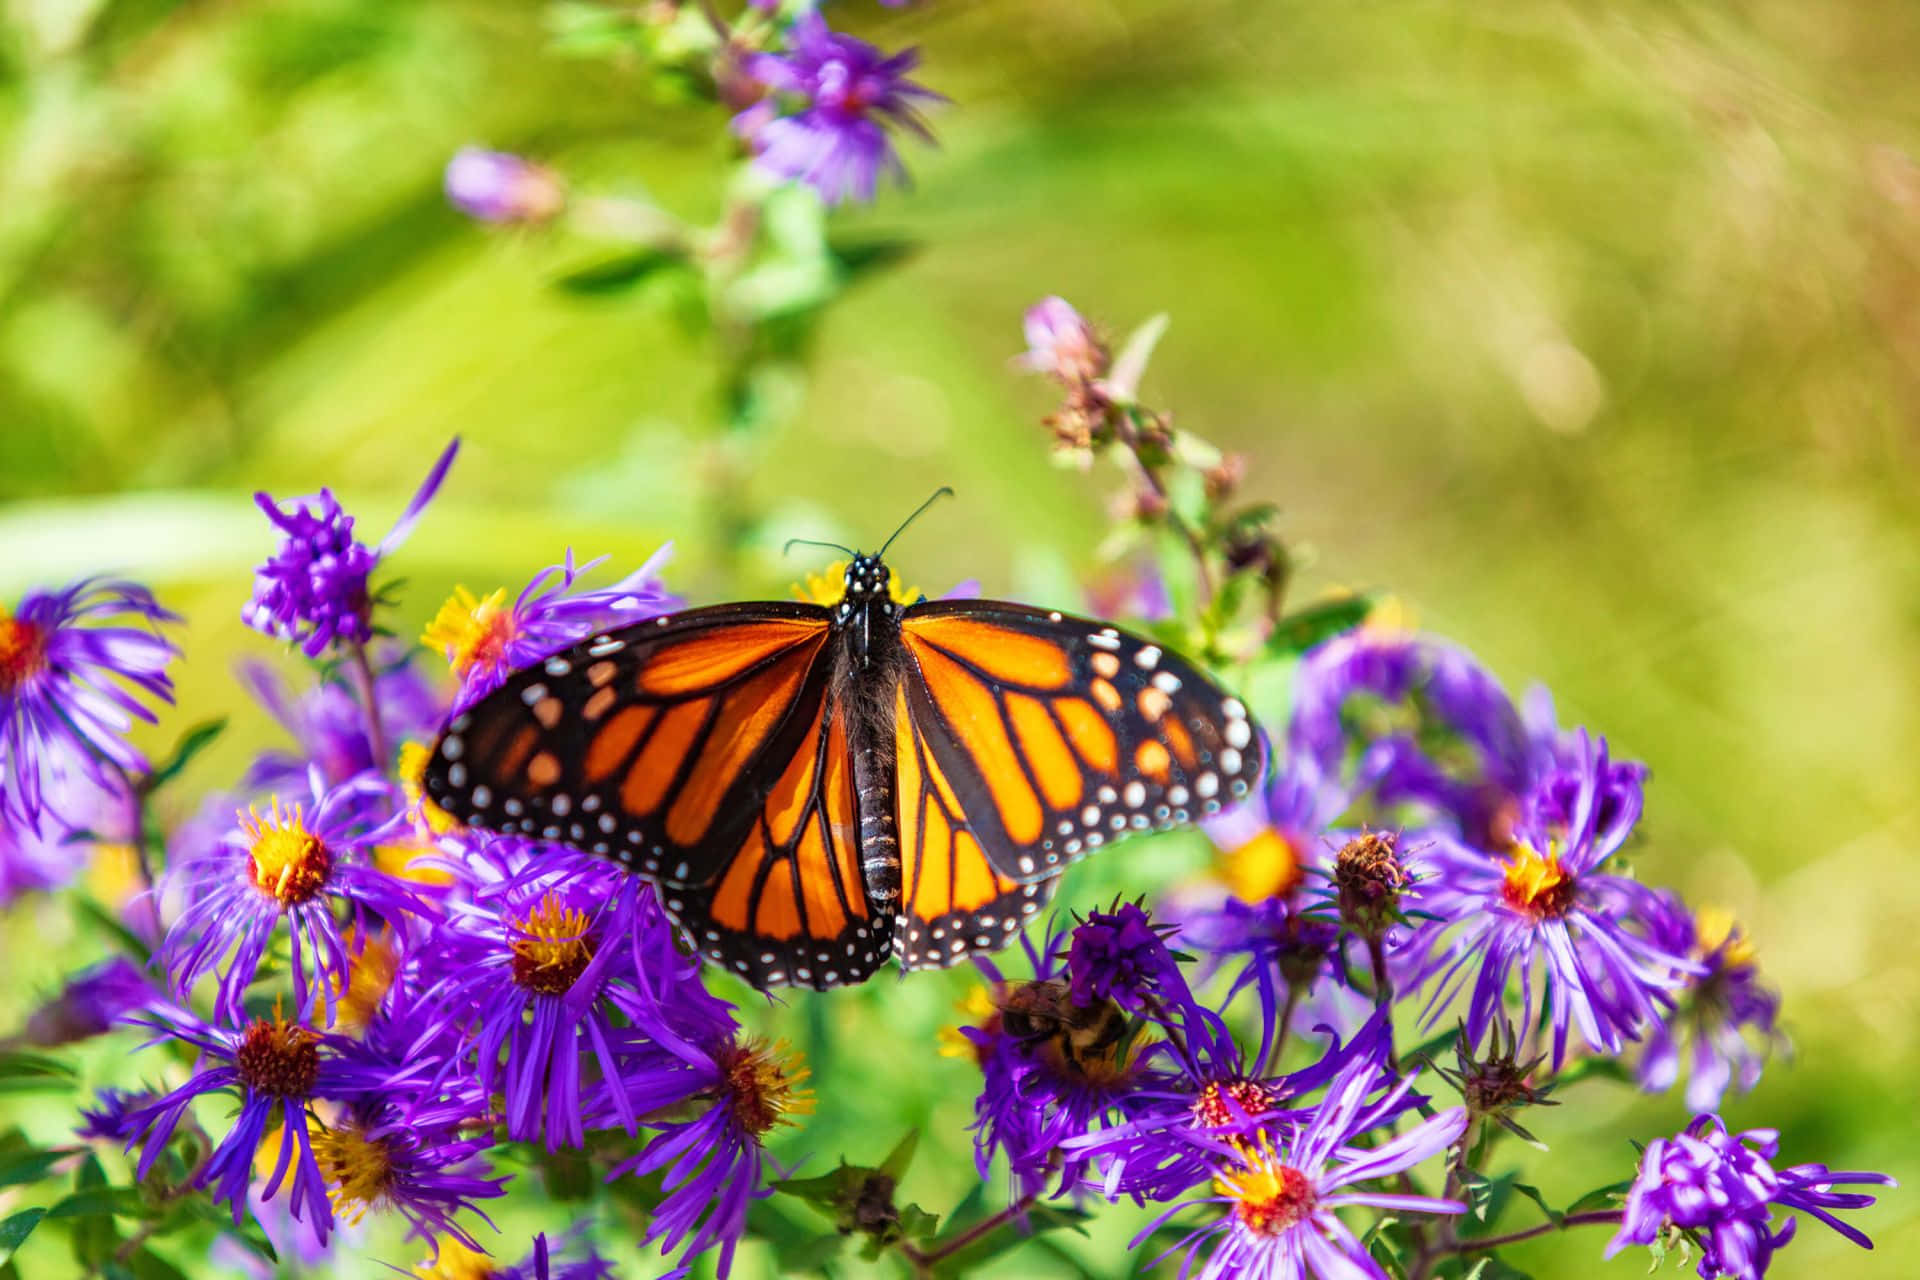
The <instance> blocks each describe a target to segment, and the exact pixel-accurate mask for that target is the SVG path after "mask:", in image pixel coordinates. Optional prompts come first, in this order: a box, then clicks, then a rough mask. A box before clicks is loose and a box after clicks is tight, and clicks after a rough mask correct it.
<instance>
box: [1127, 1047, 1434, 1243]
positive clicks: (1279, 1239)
mask: <svg viewBox="0 0 1920 1280" xmlns="http://www.w3.org/2000/svg"><path fill="white" fill-rule="evenodd" d="M1389 1082H1390V1078H1386V1077H1385V1073H1384V1072H1383V1071H1382V1069H1381V1067H1380V1065H1379V1063H1378V1062H1376V1061H1374V1060H1373V1059H1372V1058H1370V1057H1361V1058H1356V1059H1355V1060H1354V1061H1353V1062H1352V1063H1350V1064H1349V1065H1348V1066H1347V1067H1346V1068H1345V1069H1343V1070H1342V1071H1341V1072H1340V1074H1339V1075H1338V1076H1337V1077H1336V1078H1335V1079H1334V1081H1333V1083H1332V1084H1331V1085H1330V1086H1329V1087H1328V1089H1327V1096H1326V1098H1325V1100H1324V1101H1322V1102H1321V1104H1320V1105H1319V1106H1318V1107H1317V1108H1315V1109H1314V1111H1313V1112H1312V1114H1311V1115H1310V1116H1309V1117H1308V1118H1307V1119H1306V1120H1304V1121H1302V1122H1301V1123H1300V1124H1299V1126H1298V1127H1297V1129H1295V1131H1294V1132H1293V1133H1292V1134H1291V1135H1290V1136H1288V1137H1286V1138H1284V1139H1283V1140H1281V1142H1280V1143H1279V1145H1278V1146H1276V1145H1275V1141H1274V1139H1273V1138H1272V1137H1270V1136H1269V1135H1268V1134H1266V1133H1264V1132H1263V1133H1258V1134H1256V1135H1255V1136H1254V1137H1253V1138H1252V1139H1251V1140H1243V1139H1234V1140H1233V1141H1232V1142H1231V1143H1230V1144H1228V1146H1227V1148H1226V1154H1228V1155H1230V1156H1231V1159H1230V1160H1227V1161H1225V1162H1223V1163H1222V1164H1220V1165H1219V1166H1218V1167H1217V1170H1216V1173H1215V1177H1214V1185H1213V1190H1214V1191H1215V1192H1216V1194H1214V1195H1211V1196H1203V1197H1199V1198H1197V1199H1193V1200H1188V1201H1185V1202H1183V1203H1181V1204H1178V1205H1175V1206H1173V1208H1171V1209H1169V1210H1167V1212H1166V1213H1164V1214H1162V1215H1161V1216H1160V1217H1159V1218H1157V1219H1156V1220H1155V1221H1154V1222H1153V1223H1152V1224H1151V1225H1150V1226H1149V1227H1148V1228H1147V1229H1146V1230H1145V1231H1143V1232H1141V1233H1140V1235H1139V1236H1138V1237H1137V1238H1136V1239H1135V1240H1134V1245H1135V1247H1138V1246H1139V1245H1140V1244H1141V1243H1142V1242H1144V1241H1145V1240H1146V1238H1147V1237H1148V1236H1150V1235H1151V1234H1152V1233H1153V1232H1154V1231H1156V1230H1158V1229H1159V1228H1160V1226H1161V1225H1162V1224H1164V1223H1165V1222H1166V1221H1167V1219H1169V1218H1171V1217H1172V1216H1173V1215H1174V1214H1176V1213H1178V1212H1179V1211H1180V1210H1181V1209H1184V1208H1186V1207H1188V1206H1189V1205H1196V1204H1218V1205H1223V1206H1226V1208H1227V1209H1228V1212H1227V1213H1226V1215H1225V1216H1224V1217H1222V1218H1220V1219H1218V1220H1217V1221H1214V1222H1211V1223H1208V1224H1207V1225H1205V1226H1202V1227H1199V1228H1198V1229H1196V1230H1195V1231H1193V1232H1192V1233H1191V1234H1190V1235H1188V1236H1187V1237H1186V1238H1185V1239H1184V1240H1182V1241H1180V1242H1179V1243H1178V1244H1176V1245H1174V1246H1173V1249H1170V1250H1168V1252H1169V1253H1172V1252H1174V1251H1175V1250H1181V1249H1184V1250H1185V1257H1184V1258H1183V1260H1182V1263H1181V1268H1180V1274H1181V1276H1182V1280H1185V1277H1188V1276H1192V1275H1195V1274H1198V1275H1199V1276H1200V1277H1202V1280H1216V1278H1218V1280H1226V1278H1227V1277H1233V1276H1255V1277H1263V1278H1264V1277H1272V1278H1273V1280H1280V1278H1281V1277H1305V1276H1319V1277H1323V1278H1324V1280H1356V1278H1357V1277H1362V1276H1366V1277H1374V1278H1375V1280H1385V1277H1386V1273H1385V1272H1383V1271H1382V1270H1381V1269H1380V1267H1379V1265H1378V1264H1377V1263H1375V1262H1374V1261H1373V1259H1372V1258H1371V1257H1369V1256H1368V1253H1367V1248H1366V1246H1365V1245H1364V1244H1362V1243H1361V1242H1360V1241H1359V1239H1358V1238H1356V1237H1355V1236H1354V1234H1353V1232H1352V1230H1351V1229H1350V1228H1348V1226H1347V1225H1346V1223H1344V1222H1342V1221H1341V1219H1340V1217H1339V1215H1338V1213H1337V1212H1336V1210H1339V1209H1342V1208H1347V1207H1356V1208H1374V1209H1386V1210H1389V1211H1391V1212H1394V1213H1464V1212H1466V1206H1465V1205H1464V1204H1461V1203H1460V1202H1459V1201H1457V1200H1440V1199H1435V1198H1433V1197H1430V1196H1416V1195H1401V1194H1398V1193H1388V1192H1380V1191H1364V1190H1360V1189H1358V1185H1357V1184H1359V1183H1363V1182H1372V1181H1377V1180H1378V1179H1381V1178H1385V1177H1388V1176H1390V1175H1392V1174H1396V1173H1400V1172H1402V1171H1403V1170H1406V1169H1410V1168H1412V1167H1413V1166H1414V1165H1416V1164H1419V1163H1420V1162H1421V1161H1423V1160H1426V1159H1428V1158H1429V1157H1431V1156H1435V1155H1438V1154H1439V1153H1440V1152H1442V1151H1444V1150H1445V1149H1446V1148H1447V1147H1448V1145H1450V1144H1451V1143H1452V1142H1454V1140H1456V1139H1457V1138H1459V1136H1460V1135H1461V1134H1462V1133H1463V1132H1465V1130H1466V1127H1467V1113H1466V1111H1465V1109H1463V1108H1461V1107H1451V1108H1449V1109H1447V1110H1446V1111H1442V1112H1441V1113H1439V1114H1438V1115H1436V1116H1434V1117H1433V1118H1432V1119H1430V1120H1427V1121H1424V1122H1423V1123H1421V1124H1419V1125H1417V1126H1416V1127H1414V1128H1412V1129H1409V1130H1408V1131H1407V1132H1406V1133H1403V1134H1401V1135H1400V1136H1399V1137H1395V1138H1388V1139H1387V1140H1385V1141H1383V1142H1381V1143H1379V1144H1378V1145H1376V1146H1373V1147H1369V1148H1366V1149H1356V1148H1355V1147H1353V1146H1352V1145H1351V1144H1352V1140H1353V1139H1354V1138H1355V1137H1357V1136H1359V1135H1360V1134H1363V1133H1366V1132H1368V1131H1369V1130H1372V1129H1374V1128H1377V1127H1378V1126H1379V1125H1381V1124H1382V1123H1384V1122H1385V1121H1386V1120H1387V1119H1389V1118H1390V1117H1392V1116H1394V1115H1396V1114H1398V1113H1399V1112H1400V1111H1402V1110H1404V1108H1405V1100H1406V1096H1407V1093H1408V1091H1409V1090H1410V1089H1411V1088H1412V1083H1413V1082H1412V1080H1411V1078H1409V1079H1405V1080H1401V1081H1400V1082H1398V1083H1397V1084H1392V1086H1391V1087H1390V1088H1386V1089H1385V1092H1384V1093H1381V1092H1380V1090H1381V1089H1382V1087H1383V1085H1386V1084H1388V1083H1389ZM1376 1093H1378V1094H1379V1097H1378V1098H1377V1099H1375V1100H1374V1101H1373V1102H1368V1101H1367V1099H1368V1098H1369V1097H1370V1096H1372V1095H1374V1094H1376ZM1209 1246H1210V1247H1209ZM1203 1251H1205V1256H1204V1257H1203V1256H1202V1254H1203ZM1163 1256H1164V1255H1163ZM1196 1268H1197V1270H1196Z"/></svg>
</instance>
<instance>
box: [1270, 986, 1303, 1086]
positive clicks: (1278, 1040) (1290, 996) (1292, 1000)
mask: <svg viewBox="0 0 1920 1280" xmlns="http://www.w3.org/2000/svg"><path fill="white" fill-rule="evenodd" d="M1299 1003H1300V988H1299V987H1298V986H1297V985H1295V984H1294V983H1291V982H1289V983H1288V984H1287V998H1286V1001H1285V1002H1284V1003H1282V1004H1281V1006H1280V1021H1279V1024H1278V1025H1277V1026H1276V1027H1275V1028H1274V1032H1273V1048H1271V1049H1269V1050H1268V1051H1267V1063H1266V1066H1265V1067H1264V1068H1262V1071H1261V1073H1262V1074H1263V1075H1269V1076H1273V1075H1279V1074H1280V1055H1281V1053H1282V1052H1283V1051H1284V1050H1285V1049H1286V1047H1287V1032H1288V1030H1289V1029H1290V1028H1291V1027H1292V1026H1293V1011H1294V1008H1295V1006H1297V1005H1298V1004H1299Z"/></svg>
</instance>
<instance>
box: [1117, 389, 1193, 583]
mask: <svg viewBox="0 0 1920 1280" xmlns="http://www.w3.org/2000/svg"><path fill="white" fill-rule="evenodd" d="M1137 412H1139V411H1138V410H1137V409H1136V408H1134V407H1133V406H1131V405H1128V406H1125V407H1123V408H1122V409H1121V410H1120V412H1118V413H1117V414H1114V415H1113V421H1114V428H1115V430H1114V434H1115V435H1116V436H1118V437H1119V439H1120V443H1121V444H1124V445H1125V446H1126V447H1127V453H1128V454H1129V455H1130V456H1131V457H1132V458H1133V464H1134V466H1135V467H1136V468H1138V470H1139V472H1140V478H1141V479H1143V480H1145V481H1146V483H1147V487H1148V488H1150V489H1152V490H1153V494H1154V497H1155V498H1157V499H1159V504H1160V507H1161V509H1162V510H1163V511H1164V512H1165V517H1164V518H1165V519H1166V522H1167V523H1168V524H1170V525H1172V526H1173V529H1174V532H1176V533H1178V534H1179V535H1180V537H1181V539H1182V540H1183V541H1184V542H1185V543H1186V544H1187V550H1188V551H1189V552H1191V553H1192V554H1193V567H1194V572H1195V574H1196V576H1197V577H1198V579H1199V583H1200V607H1201V609H1202V610H1203V611H1204V610H1205V609H1206V607H1207V606H1208V605H1210V604H1212V603H1213V570H1212V569H1210V568H1208V567H1207V549H1206V547H1205V546H1204V545H1203V544H1202V543H1201V541H1200V535H1199V534H1197V533H1195V532H1194V531H1193V530H1192V529H1191V528H1189V527H1188V526H1187V522H1186V521H1185V520H1183V519H1181V517H1180V513H1179V512H1178V511H1175V510H1174V509H1173V500H1172V499H1171V498H1170V497H1169V496H1168V495H1167V486H1166V485H1165V484H1164V483H1163V482H1162V481H1161V479H1160V473H1159V471H1157V470H1156V469H1155V468H1154V466H1153V465H1152V464H1151V463H1149V462H1148V461H1147V459H1146V456H1145V454H1144V453H1143V452H1142V451H1141V439H1140V424H1139V420H1138V419H1137V418H1136V417H1135V416H1134V415H1135V414H1136V413H1137Z"/></svg>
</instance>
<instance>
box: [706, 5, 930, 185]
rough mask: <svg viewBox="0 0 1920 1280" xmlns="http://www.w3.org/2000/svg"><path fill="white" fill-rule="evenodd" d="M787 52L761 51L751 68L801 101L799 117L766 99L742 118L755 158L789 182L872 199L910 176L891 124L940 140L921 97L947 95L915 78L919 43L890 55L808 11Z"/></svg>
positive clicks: (737, 124) (739, 125) (737, 121)
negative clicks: (885, 176)
mask: <svg viewBox="0 0 1920 1280" xmlns="http://www.w3.org/2000/svg"><path fill="white" fill-rule="evenodd" d="M788 35H789V37H790V47H789V50H788V52H787V53H785V54H777V53H761V54H755V55H754V56H752V57H751V58H749V59H747V61H746V72H747V74H748V75H750V76H752V77H753V78H754V79H755V80H758V81H759V82H760V83H761V84H763V85H765V86H766V87H767V88H768V89H769V90H771V91H773V92H774V93H775V94H780V95H787V96H789V97H791V98H793V99H796V100H797V101H798V102H799V103H801V104H802V105H801V107H800V109H799V110H798V111H797V112H795V113H794V114H792V115H783V116H778V117H775V118H773V119H768V118H767V115H768V113H767V111H766V110H765V108H764V106H763V105H761V104H756V106H754V107H750V108H748V109H747V110H746V111H743V112H741V113H740V114H739V115H738V116H736V117H735V118H734V128H735V130H736V131H738V132H740V133H741V134H742V136H744V137H746V138H747V139H748V141H749V142H750V144H751V145H752V147H753V150H754V165H755V167H756V168H758V169H760V170H761V171H762V172H764V173H766V174H769V175H770V176H772V177H774V178H776V179H780V180H782V181H799V182H804V183H806V184H807V185H808V186H810V187H812V188H813V189H814V190H815V191H817V192H819V193H820V198H821V199H822V200H825V201H826V202H827V203H828V204H840V203H841V202H843V201H845V200H849V199H859V200H863V201H866V200H872V199H873V196H874V191H875V189H876V187H877V186H878V184H879V179H880V175H881V174H882V173H889V174H892V175H893V176H894V177H895V178H896V179H898V180H901V181H904V180H905V178H906V170H905V168H904V167H903V166H902V165H901V163H900V159H899V156H898V155H896V154H895V152H894V149H893V140H892V138H891V137H889V136H888V133H887V128H888V126H894V127H898V128H904V129H908V130H911V131H912V132H914V133H916V134H918V135H920V136H921V137H922V138H924V139H926V140H928V141H931V140H932V137H933V135H932V134H931V133H929V132H928V131H927V127H926V125H925V124H923V123H922V122H921V119H920V114H919V112H918V111H917V110H915V106H914V104H915V102H916V101H936V100H939V99H940V95H939V94H937V93H934V92H933V91H932V90H930V89H927V88H926V87H924V86H922V85H920V84H917V83H915V82H914V81H912V80H910V79H908V78H907V73H908V72H910V71H912V70H913V68H914V67H915V66H917V65H918V64H919V61H920V54H919V51H918V50H915V49H908V50H905V51H903V52H901V53H896V54H894V55H892V56H891V57H888V56H886V55H884V54H882V53H881V52H880V50H878V49H876V48H874V47H873V46H872V45H870V44H868V43H867V42H866V41H864V40H858V39H855V38H854V37H853V36H849V35H842V34H840V33H839V32H836V31H833V30H831V29H830V28H829V27H828V26H827V23H826V19H824V18H822V17H821V16H820V15H819V13H818V12H814V11H809V12H807V13H803V14H801V15H800V17H798V18H797V19H795V20H794V23H793V26H792V28H791V29H790V31H789V32H788Z"/></svg>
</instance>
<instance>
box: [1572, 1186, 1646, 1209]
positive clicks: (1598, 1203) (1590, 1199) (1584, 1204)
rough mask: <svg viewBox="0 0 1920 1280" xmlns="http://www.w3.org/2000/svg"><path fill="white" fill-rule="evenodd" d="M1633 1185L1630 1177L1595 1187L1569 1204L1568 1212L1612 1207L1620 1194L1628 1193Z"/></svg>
mask: <svg viewBox="0 0 1920 1280" xmlns="http://www.w3.org/2000/svg"><path fill="white" fill-rule="evenodd" d="M1632 1186H1633V1179H1632V1178H1628V1179H1627V1180H1625V1181H1624V1182H1611V1183H1608V1184H1607V1185H1606V1186H1604V1187H1595V1188H1594V1189H1593V1190H1591V1191H1589V1192H1587V1194H1585V1195H1583V1196H1581V1197H1580V1198H1579V1199H1578V1200H1575V1201H1574V1202H1573V1203H1572V1204H1570V1205H1568V1206H1567V1212H1568V1213H1580V1212H1582V1211H1583V1210H1587V1209H1607V1208H1611V1207H1612V1206H1613V1204H1614V1202H1615V1200H1616V1199H1617V1198H1618V1197H1620V1196H1624V1195H1626V1194H1627V1192H1628V1190H1629V1189H1631V1188H1632Z"/></svg>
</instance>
